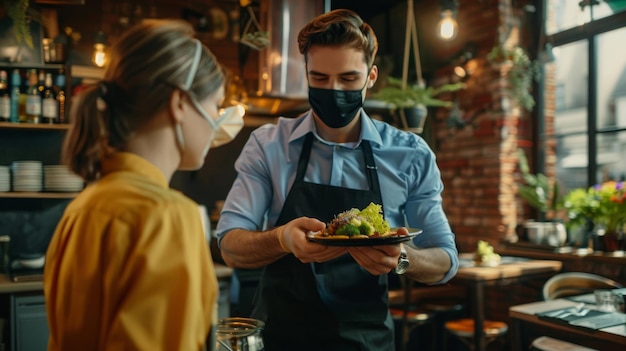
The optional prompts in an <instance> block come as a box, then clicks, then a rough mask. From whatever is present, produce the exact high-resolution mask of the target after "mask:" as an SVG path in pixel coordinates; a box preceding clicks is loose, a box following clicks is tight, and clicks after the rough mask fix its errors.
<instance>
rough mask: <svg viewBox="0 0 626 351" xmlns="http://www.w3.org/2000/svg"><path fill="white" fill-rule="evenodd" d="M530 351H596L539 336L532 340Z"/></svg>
mask: <svg viewBox="0 0 626 351" xmlns="http://www.w3.org/2000/svg"><path fill="white" fill-rule="evenodd" d="M530 351H598V350H596V349H590V348H588V347H584V346H580V345H576V344H572V343H571V342H567V341H563V340H559V339H555V338H551V337H549V336H541V337H538V338H537V339H535V340H533V342H532V344H531V345H530Z"/></svg>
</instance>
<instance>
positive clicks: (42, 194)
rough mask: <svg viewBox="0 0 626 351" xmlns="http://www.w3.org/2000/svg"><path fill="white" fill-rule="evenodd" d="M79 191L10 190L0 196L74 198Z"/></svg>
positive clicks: (7, 197)
mask: <svg viewBox="0 0 626 351" xmlns="http://www.w3.org/2000/svg"><path fill="white" fill-rule="evenodd" d="M76 195H78V193H49V192H27V191H25V192H19V191H9V192H6V193H0V198H5V199H72V198H75V197H76Z"/></svg>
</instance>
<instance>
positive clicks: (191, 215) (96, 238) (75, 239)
mask: <svg viewBox="0 0 626 351" xmlns="http://www.w3.org/2000/svg"><path fill="white" fill-rule="evenodd" d="M46 256H47V257H46V259H47V262H46V266H45V270H44V293H45V297H46V309H47V314H48V324H49V328H50V339H49V350H51V351H54V350H63V351H72V350H80V351H84V350H93V351H98V350H149V351H158V350H167V351H170V350H200V349H202V347H203V345H204V343H205V341H206V338H207V334H208V331H209V329H210V327H211V324H212V322H213V321H214V318H215V317H214V316H215V315H216V313H217V312H216V311H215V305H216V301H217V293H218V288H217V286H218V285H217V279H216V276H215V270H214V267H213V262H212V260H211V257H210V252H209V249H208V245H207V242H206V239H205V236H204V231H203V227H202V223H201V219H200V216H199V212H198V205H197V204H196V203H195V202H193V201H192V200H190V199H189V198H187V197H185V196H184V195H183V194H181V193H180V192H178V191H175V190H172V189H169V187H168V184H167V180H166V178H165V177H164V176H163V174H162V173H161V172H160V171H159V170H158V169H157V168H156V167H155V166H154V165H153V164H151V163H150V162H148V161H146V160H145V159H143V158H141V157H139V156H137V155H134V154H130V153H116V154H114V155H112V156H111V157H109V158H107V159H106V160H104V162H103V164H102V178H101V179H100V180H99V181H97V182H95V183H93V184H92V185H90V186H88V187H87V188H86V189H85V190H84V191H83V192H82V193H81V194H79V195H78V197H76V199H74V200H73V201H72V202H71V203H70V204H69V205H68V207H67V209H66V210H65V213H64V214H63V217H62V218H61V220H60V222H59V224H58V226H57V229H56V232H55V233H54V236H53V238H52V240H51V242H50V245H49V247H48V252H47V254H46Z"/></svg>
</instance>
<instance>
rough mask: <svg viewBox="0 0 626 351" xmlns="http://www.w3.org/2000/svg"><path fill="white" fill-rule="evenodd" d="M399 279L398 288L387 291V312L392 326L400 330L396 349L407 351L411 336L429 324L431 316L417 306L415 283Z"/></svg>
mask: <svg viewBox="0 0 626 351" xmlns="http://www.w3.org/2000/svg"><path fill="white" fill-rule="evenodd" d="M399 278H400V283H401V284H400V288H399V289H394V290H390V291H389V312H390V313H391V317H392V318H393V321H394V325H396V326H398V327H399V330H400V340H399V345H398V349H399V350H401V351H407V349H408V344H409V340H410V338H411V334H412V333H413V332H414V331H415V329H416V328H417V327H419V326H423V325H425V324H429V323H431V322H432V320H433V314H432V313H430V312H428V311H426V310H424V309H423V308H421V307H420V306H419V303H418V301H419V297H420V294H416V293H415V292H416V289H418V288H417V283H415V282H414V281H412V280H410V279H408V278H405V277H399Z"/></svg>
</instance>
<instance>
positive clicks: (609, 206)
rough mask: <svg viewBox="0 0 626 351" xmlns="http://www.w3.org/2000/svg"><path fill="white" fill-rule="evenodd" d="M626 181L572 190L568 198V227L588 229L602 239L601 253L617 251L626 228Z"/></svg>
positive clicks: (566, 204) (565, 203) (599, 242)
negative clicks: (625, 185)
mask: <svg viewBox="0 0 626 351" xmlns="http://www.w3.org/2000/svg"><path fill="white" fill-rule="evenodd" d="M625 200H626V189H625V188H624V182H616V181H607V182H604V183H602V184H597V185H595V186H592V187H590V188H576V189H572V190H571V191H569V192H568V193H567V194H566V195H565V199H564V204H563V205H564V207H565V209H566V210H567V217H568V220H569V222H568V226H570V227H576V226H578V227H580V226H586V227H587V228H585V229H586V230H588V231H592V233H593V234H595V236H597V237H598V238H597V239H598V242H597V243H596V244H597V245H598V246H599V247H597V248H596V249H599V250H600V251H617V250H620V249H624V248H623V247H620V241H621V240H622V237H623V236H624V229H625V226H626V201H625Z"/></svg>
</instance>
